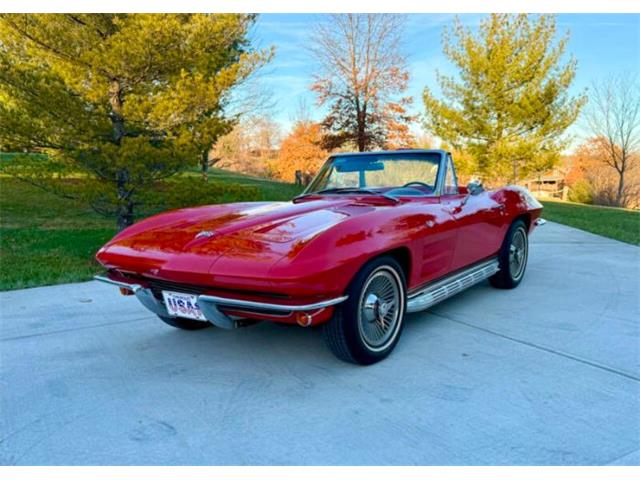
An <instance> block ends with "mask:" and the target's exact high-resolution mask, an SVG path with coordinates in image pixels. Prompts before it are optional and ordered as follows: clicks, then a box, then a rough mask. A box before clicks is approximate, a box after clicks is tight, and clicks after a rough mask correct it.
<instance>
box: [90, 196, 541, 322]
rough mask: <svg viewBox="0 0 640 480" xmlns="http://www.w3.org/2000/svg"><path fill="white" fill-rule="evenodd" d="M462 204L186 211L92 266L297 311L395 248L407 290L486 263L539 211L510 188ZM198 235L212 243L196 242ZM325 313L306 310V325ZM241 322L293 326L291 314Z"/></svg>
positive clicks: (113, 247) (126, 234)
mask: <svg viewBox="0 0 640 480" xmlns="http://www.w3.org/2000/svg"><path fill="white" fill-rule="evenodd" d="M461 190H463V191H464V189H461ZM465 196H466V195H465V194H464V193H462V194H459V195H443V196H441V197H400V198H399V200H400V202H398V203H394V202H392V201H390V200H388V199H385V198H384V197H375V196H367V195H357V194H353V195H345V194H341V195H323V196H309V197H305V198H304V199H300V200H298V201H296V202H274V203H257V202H256V203H253V202H252V203H235V204H226V205H213V206H204V207H197V208H187V209H182V210H176V211H172V212H168V213H164V214H160V215H156V216H154V217H151V218H148V219H146V220H143V221H141V222H138V223H137V224H135V225H133V226H131V227H129V228H127V229H126V230H124V231H123V232H121V233H120V234H118V235H116V237H114V238H113V239H112V240H111V241H110V242H109V243H107V244H106V245H105V246H104V247H102V248H101V249H100V250H99V251H98V253H97V255H96V258H97V259H98V261H99V262H100V263H101V264H102V265H104V266H105V267H106V268H108V269H110V270H115V271H111V272H110V276H111V277H112V278H117V277H119V275H118V273H117V271H120V272H126V273H132V274H135V275H139V276H143V277H147V278H157V279H161V280H167V281H173V282H178V283H186V284H190V285H198V286H202V287H205V289H206V292H207V293H210V294H212V295H216V294H218V295H224V296H228V297H233V298H242V299H247V300H258V301H265V300H266V299H269V296H270V295H273V294H278V295H279V298H278V299H277V302H278V303H290V304H301V303H309V302H316V301H319V300H323V299H328V298H333V297H336V296H340V295H343V294H344V292H345V290H346V288H347V286H348V284H349V282H350V281H351V279H352V278H353V276H354V275H355V274H356V272H357V271H358V270H359V269H360V268H361V267H362V265H363V264H364V263H365V262H367V261H368V260H370V259H371V258H373V257H375V256H377V255H381V254H384V253H385V252H389V251H392V250H398V249H401V250H402V251H403V252H405V254H408V256H409V258H410V267H409V269H410V271H409V273H408V276H407V283H408V288H409V290H412V289H415V288H418V287H420V286H421V285H423V284H425V283H428V282H430V281H433V280H435V279H437V278H439V277H442V276H443V275H446V274H448V273H451V272H453V271H455V270H458V269H460V268H463V267H465V266H466V265H469V264H472V263H475V262H478V261H480V260H482V259H484V258H487V257H490V256H492V255H495V254H496V253H497V251H498V249H499V248H500V245H501V243H502V240H503V238H504V235H505V233H506V231H507V229H508V227H509V225H510V224H511V223H512V222H513V221H514V220H515V219H516V218H517V217H519V216H523V215H524V216H525V217H526V219H527V221H528V222H529V225H530V229H532V228H533V224H534V220H535V219H536V218H538V216H539V215H540V212H541V209H542V206H541V205H540V203H538V202H537V201H536V200H535V199H534V198H533V197H532V196H531V195H530V194H529V193H528V192H527V191H526V190H524V189H521V188H518V187H505V188H502V189H499V190H495V191H486V192H483V193H480V194H478V195H472V196H469V198H468V200H467V201H466V203H464V204H463V200H464V198H465ZM202 231H212V232H214V235H213V236H211V237H200V238H196V235H197V234H198V233H199V232H202ZM280 296H283V297H280ZM271 299H272V300H273V298H271ZM331 311H332V309H331V308H328V309H325V310H324V311H322V312H315V314H316V317H315V318H314V323H322V322H323V321H326V320H328V319H329V318H330V316H331ZM234 312H237V311H234ZM246 316H247V317H251V318H261V319H268V320H277V321H285V322H291V323H293V322H295V316H293V315H291V316H290V317H285V318H278V319H275V318H269V316H264V315H263V316H257V315H246Z"/></svg>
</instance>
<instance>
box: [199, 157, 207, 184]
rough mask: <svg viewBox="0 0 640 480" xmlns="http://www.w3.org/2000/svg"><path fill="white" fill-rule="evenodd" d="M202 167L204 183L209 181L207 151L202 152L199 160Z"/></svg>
mask: <svg viewBox="0 0 640 480" xmlns="http://www.w3.org/2000/svg"><path fill="white" fill-rule="evenodd" d="M200 162H201V166H202V178H203V179H204V181H205V182H208V181H209V150H205V151H204V152H202V158H201V159H200Z"/></svg>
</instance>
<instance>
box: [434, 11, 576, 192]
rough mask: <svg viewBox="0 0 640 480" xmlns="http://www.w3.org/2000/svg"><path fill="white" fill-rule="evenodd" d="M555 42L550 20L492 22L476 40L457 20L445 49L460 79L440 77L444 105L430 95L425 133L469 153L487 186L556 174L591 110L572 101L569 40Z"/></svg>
mask: <svg viewBox="0 0 640 480" xmlns="http://www.w3.org/2000/svg"><path fill="white" fill-rule="evenodd" d="M555 35H556V22H555V17H554V16H550V15H540V16H537V17H530V16H528V15H524V14H521V15H510V14H492V15H491V16H489V17H488V18H487V19H485V20H483V21H482V22H481V24H480V27H479V29H478V31H477V33H474V32H473V31H472V30H470V29H468V28H466V27H464V26H463V25H462V24H461V23H460V21H459V20H457V21H456V23H455V25H454V27H453V30H449V29H446V30H445V34H444V39H443V40H444V42H443V43H444V53H445V55H446V56H447V57H448V58H449V59H450V60H451V61H452V62H453V64H454V65H455V67H457V69H458V72H459V75H458V76H457V77H455V76H445V75H441V74H439V73H438V82H439V84H440V88H441V90H442V98H440V97H438V96H437V95H436V94H435V93H434V92H432V91H430V90H429V89H425V92H424V104H425V109H426V112H425V113H426V115H425V117H426V120H425V128H426V129H428V130H429V131H430V132H432V133H433V134H434V135H436V136H437V137H440V138H441V139H443V140H444V141H445V142H446V143H448V144H450V145H452V146H453V147H454V148H458V149H462V150H464V151H466V152H468V153H469V154H470V155H471V156H472V157H473V159H474V162H475V170H476V173H477V174H479V175H482V176H484V177H485V178H489V179H495V178H500V179H507V178H511V180H512V181H513V182H514V183H516V182H517V181H518V180H519V179H522V178H526V177H527V176H528V175H530V174H532V173H535V172H541V171H544V170H547V169H548V168H550V167H552V166H553V165H554V164H555V163H556V162H557V161H558V160H559V155H560V152H561V151H562V149H563V148H564V147H565V146H566V145H567V141H566V139H563V137H562V134H563V132H564V131H565V130H566V129H567V127H569V126H570V125H571V124H572V123H573V122H574V121H575V120H576V117H577V116H578V114H579V112H580V109H581V108H582V106H583V105H584V103H585V102H586V97H585V96H583V95H579V96H576V97H573V96H571V95H569V93H568V89H569V87H570V85H571V84H572V82H573V79H574V76H575V72H576V61H575V60H574V59H569V60H568V61H567V62H566V63H562V57H563V54H564V51H565V48H566V45H567V41H568V36H564V37H562V38H561V39H559V40H558V41H556V40H555Z"/></svg>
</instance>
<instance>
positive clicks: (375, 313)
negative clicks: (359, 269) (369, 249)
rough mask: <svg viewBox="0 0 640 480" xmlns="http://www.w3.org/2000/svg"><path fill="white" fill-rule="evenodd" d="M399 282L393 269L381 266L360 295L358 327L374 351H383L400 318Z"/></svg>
mask: <svg viewBox="0 0 640 480" xmlns="http://www.w3.org/2000/svg"><path fill="white" fill-rule="evenodd" d="M400 291H401V287H400V279H399V277H398V275H397V273H396V272H394V271H393V270H392V269H387V268H385V267H380V269H379V270H377V271H376V272H374V274H372V275H371V276H370V277H369V279H368V280H367V283H366V284H365V286H364V288H363V290H362V294H361V295H360V308H359V310H358V328H359V329H360V333H361V335H362V338H363V340H364V341H365V342H366V343H367V345H369V347H370V348H371V349H373V350H378V349H381V348H384V346H385V344H386V343H387V342H388V341H389V339H390V338H391V336H392V335H393V333H394V332H395V330H396V325H397V323H398V319H399V318H400Z"/></svg>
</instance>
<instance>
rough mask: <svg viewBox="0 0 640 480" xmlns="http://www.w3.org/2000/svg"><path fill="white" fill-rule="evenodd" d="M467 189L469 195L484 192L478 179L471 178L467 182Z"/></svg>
mask: <svg viewBox="0 0 640 480" xmlns="http://www.w3.org/2000/svg"><path fill="white" fill-rule="evenodd" d="M467 191H468V192H469V195H478V194H480V193H482V192H484V187H483V186H482V182H481V181H480V180H471V181H470V182H469V183H468V184H467Z"/></svg>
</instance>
